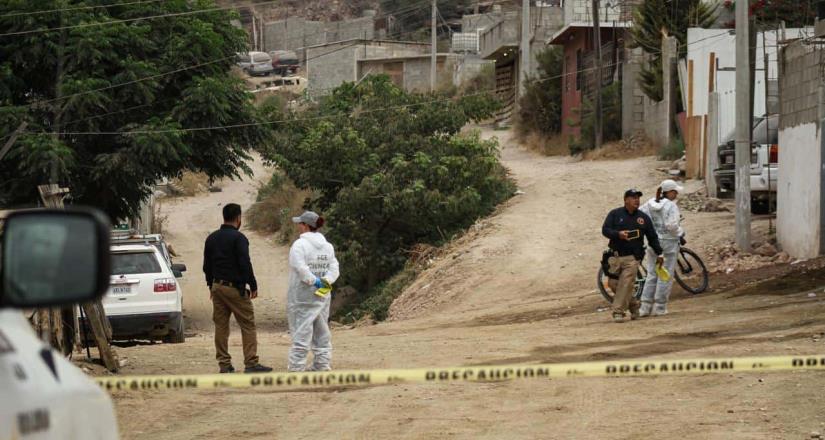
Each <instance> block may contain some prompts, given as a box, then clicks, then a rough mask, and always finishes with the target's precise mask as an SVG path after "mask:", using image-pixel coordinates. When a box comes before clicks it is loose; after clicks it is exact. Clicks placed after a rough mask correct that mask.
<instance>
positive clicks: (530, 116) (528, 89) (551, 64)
mask: <svg viewBox="0 0 825 440" xmlns="http://www.w3.org/2000/svg"><path fill="white" fill-rule="evenodd" d="M536 61H537V62H538V75H536V76H532V77H530V78H528V79H527V82H526V84H525V93H524V95H523V96H522V97H521V99H520V100H519V106H518V113H517V114H516V131H517V133H518V135H519V136H520V137H521V138H522V139H525V138H526V137H527V136H529V135H530V134H531V133H539V134H541V135H542V136H545V137H547V136H553V135H556V134H558V133H560V132H561V128H562V120H561V114H562V105H561V103H562V96H561V95H562V93H561V92H562V69H563V66H564V52H563V51H562V50H561V48H559V47H555V46H553V47H549V48H547V49H544V50H543V51H541V52H539V54H538V55H537V56H536Z"/></svg>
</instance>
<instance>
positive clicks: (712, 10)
mask: <svg viewBox="0 0 825 440" xmlns="http://www.w3.org/2000/svg"><path fill="white" fill-rule="evenodd" d="M716 8H717V6H716V5H711V4H709V3H707V2H705V1H704V0H643V2H642V4H641V5H639V7H638V8H636V10H635V11H634V12H633V27H632V28H630V35H631V39H630V46H631V47H634V48H635V47H641V48H642V50H644V51H645V52H647V53H648V54H650V55H651V57H652V59H651V61H650V63H649V64H648V65H647V66H644V67H643V68H642V72H641V74H640V83H641V86H642V91H644V93H645V95H647V96H648V97H649V98H650V99H653V100H655V101H661V100H662V98H663V94H664V91H663V89H662V35H663V34H665V35H669V36H673V37H676V40H677V41H678V42H679V57H680V58H682V57H684V56H685V55H686V54H687V30H688V28H689V27H702V28H706V27H710V26H711V25H712V24H713V23H714V21H715V20H716Z"/></svg>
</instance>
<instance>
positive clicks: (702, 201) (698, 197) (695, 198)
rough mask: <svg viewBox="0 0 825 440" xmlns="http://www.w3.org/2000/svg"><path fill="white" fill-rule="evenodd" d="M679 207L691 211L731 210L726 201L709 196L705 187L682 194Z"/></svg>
mask: <svg viewBox="0 0 825 440" xmlns="http://www.w3.org/2000/svg"><path fill="white" fill-rule="evenodd" d="M679 209H681V210H682V211H690V212H730V208H729V207H727V206H726V205H725V202H723V201H722V200H719V199H717V198H714V197H708V196H707V195H706V193H705V190H704V189H701V190H699V191H696V192H694V193H690V194H685V195H683V196H680V197H679Z"/></svg>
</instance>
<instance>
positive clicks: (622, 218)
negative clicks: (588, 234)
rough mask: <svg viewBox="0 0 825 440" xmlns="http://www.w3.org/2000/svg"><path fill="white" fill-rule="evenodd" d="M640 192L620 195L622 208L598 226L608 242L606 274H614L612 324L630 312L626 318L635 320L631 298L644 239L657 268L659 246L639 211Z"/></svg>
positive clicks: (636, 305)
mask: <svg viewBox="0 0 825 440" xmlns="http://www.w3.org/2000/svg"><path fill="white" fill-rule="evenodd" d="M641 197H642V192H641V191H639V190H637V189H629V190H627V191H625V193H624V206H623V207H621V208H616V209H614V210H612V211H610V213H609V214H607V218H606V219H605V220H604V225H603V226H602V234H603V235H604V236H605V237H607V238H609V239H610V244H609V246H610V250H612V251H613V256H612V257H611V258H610V260H609V261H610V273H611V274H614V275H618V283H616V284H615V288H614V291H615V293H616V296H615V297H614V298H613V321H615V322H624V314H625V312H626V311H627V310H630V319H636V318H638V317H639V301H638V300H637V299H636V298H635V296H634V295H633V294H634V291H635V287H636V273H637V272H638V270H639V264H640V263H641V261H642V260H643V259H644V255H645V247H644V237H647V243H648V245H650V247H651V248H653V250H654V251H655V252H656V255H657V256H658V260H657V262H658V264H659V265H661V264H662V261H663V258H662V247H661V246H660V245H659V237H658V236H657V235H656V229H655V228H654V227H653V221H652V220H651V219H650V217H648V216H647V214H645V213H644V212H642V211H639V204H640V203H641Z"/></svg>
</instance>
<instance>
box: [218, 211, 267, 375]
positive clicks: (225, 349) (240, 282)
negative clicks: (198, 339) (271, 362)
mask: <svg viewBox="0 0 825 440" xmlns="http://www.w3.org/2000/svg"><path fill="white" fill-rule="evenodd" d="M240 228H241V207H240V205H237V204H235V203H229V204H227V205H226V206H224V207H223V225H221V228H220V229H218V230H217V231H215V232H213V233H212V234H211V235H209V237H208V238H207V239H206V244H205V246H204V249H203V273H204V275H206V285H208V286H209V297H210V299H212V320H213V321H214V322H215V351H216V352H217V355H216V358H217V360H218V366H219V367H220V372H221V373H233V372H235V368H234V367H233V366H232V357H231V356H230V355H229V317H230V316H231V315H235V321H237V323H238V326H240V327H241V340H242V341H243V355H244V364H245V366H246V368H245V370H244V372H245V373H265V372H269V371H272V368H270V367H265V366H263V365H261V364H260V363H258V339H257V332H256V329H255V309H254V308H253V307H252V300H253V299H255V298H257V297H258V282H257V281H256V280H255V273H254V271H253V270H252V260H250V258H249V240H247V239H246V236H245V235H243V234H242V233H241V232H240V231H239V229H240ZM247 286H248V289H247Z"/></svg>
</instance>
